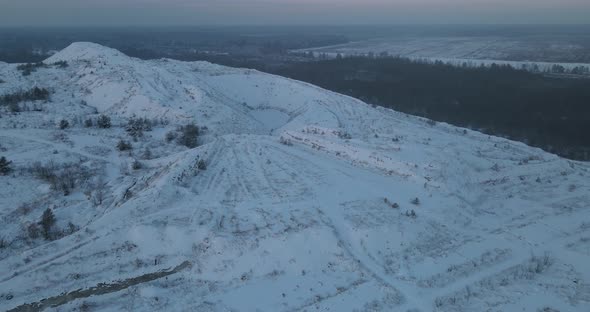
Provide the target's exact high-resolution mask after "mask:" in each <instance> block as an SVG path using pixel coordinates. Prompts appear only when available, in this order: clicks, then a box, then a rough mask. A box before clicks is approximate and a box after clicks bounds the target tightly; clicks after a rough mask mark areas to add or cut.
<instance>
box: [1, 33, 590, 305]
mask: <svg viewBox="0 0 590 312" xmlns="http://www.w3.org/2000/svg"><path fill="white" fill-rule="evenodd" d="M0 81H3V83H0V99H1V98H2V96H3V95H14V94H19V92H20V93H21V94H22V92H21V91H23V92H26V91H27V90H33V89H34V88H39V89H42V90H45V89H46V90H48V91H49V93H50V94H49V99H48V100H35V101H27V99H29V98H27V97H26V96H24V98H23V100H19V101H17V100H14V97H12V98H11V99H12V100H11V101H12V102H11V104H10V105H8V104H7V103H8V102H10V101H8V100H7V99H6V97H5V102H6V103H5V105H3V106H0V115H1V116H2V118H0V156H4V157H6V159H7V160H8V161H12V163H11V164H10V168H11V169H12V170H11V171H10V173H8V174H6V175H0V199H1V200H0V218H1V219H0V220H1V221H0V224H1V225H2V226H1V227H0V239H1V241H0V247H1V248H0V310H9V311H36V310H52V311H53V310H54V311H121V310H123V311H124V310H128V311H165V310H168V311H423V312H426V311H589V310H590V211H589V208H590V207H589V206H590V179H589V178H590V172H589V171H588V170H589V169H590V166H589V165H588V164H587V163H581V162H574V161H569V160H566V159H562V158H559V157H557V156H554V155H551V154H548V153H545V152H543V151H541V150H540V149H536V148H531V147H528V146H526V145H524V144H522V143H517V142H513V141H509V140H506V139H502V138H498V137H493V136H488V135H484V134H481V133H478V132H474V131H470V130H467V129H462V128H457V127H453V126H450V125H447V124H441V123H434V122H431V121H428V120H425V119H422V118H418V117H413V116H408V115H405V114H402V113H398V112H395V111H392V110H388V109H383V108H377V107H371V106H370V105H367V104H365V103H362V102H360V101H358V100H356V99H353V98H350V97H347V96H343V95H340V94H336V93H333V92H329V91H326V90H323V89H321V88H318V87H315V86H312V85H309V84H306V83H302V82H298V81H293V80H290V79H286V78H282V77H277V76H273V75H269V74H264V73H261V72H257V71H254V70H249V69H235V68H227V67H223V66H218V65H214V64H210V63H206V62H192V63H187V62H179V61H174V60H168V59H162V60H153V61H142V60H138V59H134V58H130V57H127V56H125V55H123V54H122V53H120V52H118V51H116V50H112V49H109V48H106V47H102V46H99V45H96V44H91V43H75V44H72V45H71V46H70V47H68V48H66V49H65V50H63V51H61V52H59V53H57V54H55V55H53V56H52V57H50V58H49V59H47V60H46V61H45V62H44V63H43V64H36V65H29V66H28V67H27V66H23V65H21V66H18V65H17V64H6V63H0ZM39 92H40V91H39ZM40 94H41V93H40ZM40 97H42V96H40ZM15 102H18V103H16V104H15ZM17 111H20V112H17ZM101 118H110V123H111V126H110V127H108V126H107V125H100V126H97V121H98V120H99V119H101ZM129 120H134V121H135V123H134V122H131V123H130V122H129ZM138 120H139V121H138ZM193 122H194V123H195V124H196V125H197V126H198V129H199V136H198V142H199V146H198V147H193V148H191V147H192V146H191V144H184V145H188V146H189V147H186V146H184V145H183V141H182V138H183V136H185V135H186V131H185V130H186V129H188V127H190V126H187V125H190V124H191V123H193ZM183 131H184V132H183ZM48 209H49V210H50V211H51V212H52V213H53V215H54V220H55V222H50V221H47V220H48V218H43V217H42V216H43V215H44V212H46V211H47V210H48ZM49 219H51V218H49Z"/></svg>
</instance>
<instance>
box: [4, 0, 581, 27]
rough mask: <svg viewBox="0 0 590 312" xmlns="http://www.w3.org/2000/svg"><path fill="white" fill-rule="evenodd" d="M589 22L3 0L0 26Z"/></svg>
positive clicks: (479, 12) (558, 9)
mask: <svg viewBox="0 0 590 312" xmlns="http://www.w3.org/2000/svg"><path fill="white" fill-rule="evenodd" d="M441 23H442V24H479V23H494V24H495V23H499V24H521V23H525V24H531V23H533V24H587V23H590V0H0V26H123V25H126V26H139V25H154V26H161V25H212V24H214V25H239V24H441Z"/></svg>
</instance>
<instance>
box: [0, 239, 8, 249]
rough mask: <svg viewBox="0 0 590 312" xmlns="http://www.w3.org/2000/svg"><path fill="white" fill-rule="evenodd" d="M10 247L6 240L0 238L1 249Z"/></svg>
mask: <svg viewBox="0 0 590 312" xmlns="http://www.w3.org/2000/svg"><path fill="white" fill-rule="evenodd" d="M6 247H8V242H7V241H6V240H5V239H4V238H0V249H4V248H6Z"/></svg>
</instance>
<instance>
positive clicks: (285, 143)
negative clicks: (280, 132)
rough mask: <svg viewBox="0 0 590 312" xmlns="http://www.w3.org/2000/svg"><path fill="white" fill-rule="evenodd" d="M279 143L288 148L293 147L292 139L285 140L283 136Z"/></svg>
mask: <svg viewBox="0 0 590 312" xmlns="http://www.w3.org/2000/svg"><path fill="white" fill-rule="evenodd" d="M279 143H281V144H283V145H287V146H292V145H293V142H291V139H289V138H285V137H283V136H281V138H280V139H279Z"/></svg>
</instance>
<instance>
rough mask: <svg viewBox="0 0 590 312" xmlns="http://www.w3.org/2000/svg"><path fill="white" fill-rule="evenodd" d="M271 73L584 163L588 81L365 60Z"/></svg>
mask: <svg viewBox="0 0 590 312" xmlns="http://www.w3.org/2000/svg"><path fill="white" fill-rule="evenodd" d="M272 72H273V73H275V74H279V75H282V76H286V77H290V78H294V79H298V80H302V81H306V82H309V83H312V84H315V85H318V86H321V87H323V88H326V89H329V90H332V91H336V92H339V93H343V94H347V95H350V96H353V97H356V98H359V99H361V100H363V101H365V102H367V103H370V104H376V105H379V106H383V107H388V108H392V109H395V110H397V111H401V112H405V113H408V114H413V115H419V116H423V117H426V118H430V119H433V120H436V121H444V122H448V123H451V124H454V125H458V126H462V127H468V128H471V129H475V130H479V131H482V132H484V133H487V134H493V135H499V136H504V137H507V138H510V139H513V140H518V141H522V142H525V143H527V144H529V145H532V146H536V147H540V148H543V149H545V150H547V151H549V152H552V153H555V154H558V155H561V156H563V157H567V158H570V159H577V160H590V79H565V78H558V77H549V76H545V75H542V74H534V73H531V72H527V71H524V70H518V69H514V68H512V67H510V66H499V65H493V66H491V67H479V68H468V67H456V66H451V65H446V64H443V63H441V62H437V63H435V64H424V63H418V62H414V61H411V60H408V59H403V58H365V57H349V58H338V59H332V60H321V61H315V62H303V63H302V62H297V63H290V64H287V65H284V66H282V67H281V68H279V69H273V70H272Z"/></svg>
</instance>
